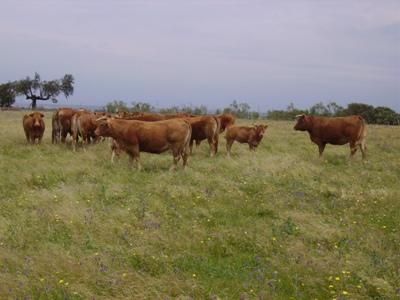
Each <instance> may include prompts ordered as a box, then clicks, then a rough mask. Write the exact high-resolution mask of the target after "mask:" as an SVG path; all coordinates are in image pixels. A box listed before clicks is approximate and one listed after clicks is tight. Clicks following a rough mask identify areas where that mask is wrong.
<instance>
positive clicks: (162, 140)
mask: <svg viewBox="0 0 400 300" xmlns="http://www.w3.org/2000/svg"><path fill="white" fill-rule="evenodd" d="M95 134H96V135H99V136H104V137H112V138H113V139H114V140H115V141H116V145H117V147H119V148H120V149H122V150H123V151H125V152H126V153H127V154H128V155H129V157H130V160H131V161H133V160H135V161H136V163H137V166H138V169H139V170H140V169H141V165H140V161H139V157H140V152H149V153H156V154H159V153H162V152H165V151H167V150H169V149H171V150H172V155H173V158H174V164H173V166H172V167H171V168H173V169H175V168H176V166H177V164H178V161H179V160H180V159H181V158H182V160H183V167H184V168H185V166H186V163H187V159H188V156H189V143H190V137H191V134H192V127H191V126H190V123H189V122H188V121H186V120H183V119H176V120H175V119H173V120H165V121H158V122H144V121H137V120H122V119H115V118H105V117H103V118H100V119H98V120H97V129H96V131H95Z"/></svg>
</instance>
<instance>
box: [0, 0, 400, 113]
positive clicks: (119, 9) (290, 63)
mask: <svg viewBox="0 0 400 300" xmlns="http://www.w3.org/2000/svg"><path fill="white" fill-rule="evenodd" d="M0 49H1V52H0V53H1V55H0V82H5V81H9V80H16V79H22V78H24V77H26V76H28V75H29V76H31V77H33V75H34V72H38V73H39V74H40V75H41V77H42V79H44V80H46V79H48V80H50V79H55V78H61V77H62V76H63V75H64V74H65V73H71V74H73V75H74V77H75V92H74V95H73V96H72V97H71V98H69V99H68V100H65V98H64V97H60V98H59V100H60V102H59V103H60V104H61V105H63V106H67V105H68V104H82V105H83V104H85V105H88V104H89V105H102V104H105V103H107V102H109V101H111V100H114V99H118V100H123V101H125V102H127V103H131V102H132V101H146V102H149V103H151V104H152V105H155V106H157V107H168V106H172V105H193V106H197V105H206V106H208V107H210V108H218V107H221V108H223V107H226V106H228V105H229V104H230V103H231V102H232V101H233V100H237V101H239V102H247V103H249V104H250V105H251V106H252V108H253V109H254V110H260V111H266V110H268V109H281V108H286V106H287V105H288V104H289V103H290V102H293V103H294V105H295V106H296V107H300V108H306V107H309V106H311V105H312V104H315V103H317V102H320V101H322V102H325V103H327V102H329V101H336V102H337V103H339V104H341V105H346V104H347V103H349V102H353V101H359V102H364V103H369V104H372V105H375V106H377V105H384V106H389V107H391V108H393V109H395V110H397V111H400V1H399V0H394V1H391V0H379V1H378V0H376V1H368V0H359V1H351V0H343V1H340V0H337V1H329V0H326V1H317V0H315V1H306V0H292V1H267V0H263V1H256V0H254V1H252V0H246V1H245V0H243V1H235V0H230V1H228V0H226V1H218V0H201V1H200V0H198V1H194V0H181V1H177V0H176V1H170V0H168V1H167V0H159V1H155V0H154V1H153V0H143V1H134V0H132V1H128V0H109V1H106V0H79V1H78V0H76V1H75V0H35V1H31V0H27V1H22V0H1V9H0Z"/></svg>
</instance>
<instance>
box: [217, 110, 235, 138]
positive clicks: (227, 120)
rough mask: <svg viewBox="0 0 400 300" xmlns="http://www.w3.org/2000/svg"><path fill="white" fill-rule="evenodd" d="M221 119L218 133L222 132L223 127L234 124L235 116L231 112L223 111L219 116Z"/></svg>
mask: <svg viewBox="0 0 400 300" xmlns="http://www.w3.org/2000/svg"><path fill="white" fill-rule="evenodd" d="M219 119H220V121H221V127H220V133H222V132H223V131H224V130H225V128H227V127H229V126H231V125H233V124H235V120H236V117H235V116H234V115H233V114H231V113H224V114H222V115H220V116H219Z"/></svg>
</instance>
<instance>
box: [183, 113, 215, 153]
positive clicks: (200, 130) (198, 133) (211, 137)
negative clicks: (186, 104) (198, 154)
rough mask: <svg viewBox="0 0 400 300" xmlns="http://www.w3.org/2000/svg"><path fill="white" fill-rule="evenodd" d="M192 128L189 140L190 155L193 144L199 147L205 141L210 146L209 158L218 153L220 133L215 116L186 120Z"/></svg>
mask: <svg viewBox="0 0 400 300" xmlns="http://www.w3.org/2000/svg"><path fill="white" fill-rule="evenodd" d="M187 120H188V121H189V122H190V125H191V126H192V138H191V139H190V154H192V150H193V142H194V141H196V145H199V144H200V142H201V141H202V140H205V139H206V140H207V141H208V144H209V146H210V156H214V155H215V154H216V153H217V151H218V139H219V131H220V123H219V120H218V119H217V118H216V117H215V116H198V117H190V118H187Z"/></svg>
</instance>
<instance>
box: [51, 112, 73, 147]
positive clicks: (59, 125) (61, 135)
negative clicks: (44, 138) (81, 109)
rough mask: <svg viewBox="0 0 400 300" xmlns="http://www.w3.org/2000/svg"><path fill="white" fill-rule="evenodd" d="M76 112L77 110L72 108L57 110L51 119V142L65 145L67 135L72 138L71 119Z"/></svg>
mask: <svg viewBox="0 0 400 300" xmlns="http://www.w3.org/2000/svg"><path fill="white" fill-rule="evenodd" d="M77 112H78V110H76V109H73V108H59V109H58V110H57V111H56V112H55V114H54V115H53V118H52V125H53V129H52V134H51V135H52V142H53V143H58V142H60V141H61V143H65V140H66V138H67V135H68V134H70V135H71V136H72V129H71V125H72V117H73V116H74V115H75V114H76V113H77Z"/></svg>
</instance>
